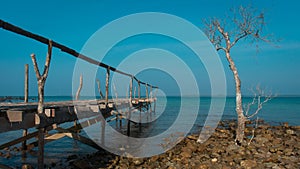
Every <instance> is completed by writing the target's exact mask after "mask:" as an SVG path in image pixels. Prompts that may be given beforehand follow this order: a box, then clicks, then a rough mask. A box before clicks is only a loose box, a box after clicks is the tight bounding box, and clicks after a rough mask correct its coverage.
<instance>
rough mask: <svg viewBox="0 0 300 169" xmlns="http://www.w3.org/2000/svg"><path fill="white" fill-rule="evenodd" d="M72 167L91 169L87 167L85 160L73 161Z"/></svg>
mask: <svg viewBox="0 0 300 169" xmlns="http://www.w3.org/2000/svg"><path fill="white" fill-rule="evenodd" d="M73 165H74V166H75V167H77V168H79V169H88V168H91V166H90V165H89V163H88V161H86V160H79V161H75V162H74V163H73Z"/></svg>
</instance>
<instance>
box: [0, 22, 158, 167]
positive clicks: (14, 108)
mask: <svg viewBox="0 0 300 169" xmlns="http://www.w3.org/2000/svg"><path fill="white" fill-rule="evenodd" d="M0 27H1V28H3V29H4V30H7V31H10V32H13V33H16V34H19V35H21V36H25V37H28V38H30V39H33V40H36V41H38V42H41V43H43V44H46V45H48V53H47V58H46V63H45V67H44V71H43V72H42V74H40V71H39V69H38V66H37V62H36V59H35V55H34V54H32V55H31V58H32V61H33V66H34V70H35V73H36V77H37V81H38V96H39V97H38V103H28V86H29V84H28V65H27V64H26V65H25V94H24V98H25V100H24V103H22V104H10V105H7V104H0V113H5V114H6V115H7V116H6V117H5V118H7V119H8V122H10V123H11V126H7V125H6V124H0V125H1V126H0V132H5V131H9V130H16V129H24V132H23V137H21V138H18V139H15V140H13V141H10V142H7V143H5V144H2V145H0V150H1V149H3V148H5V147H9V146H12V145H15V144H18V143H21V142H22V143H23V145H22V147H23V149H26V147H27V144H26V140H28V139H30V138H33V137H36V136H37V137H38V140H37V142H34V143H31V144H30V145H37V146H38V147H39V152H38V168H44V144H45V140H47V138H51V139H52V140H56V139H60V138H62V137H63V136H68V137H71V138H73V139H76V140H79V141H81V142H83V143H85V144H88V145H90V146H92V147H94V148H98V147H99V146H98V145H96V144H95V143H93V142H92V141H91V140H89V139H88V138H85V137H83V136H80V135H78V134H74V133H72V134H71V135H70V130H74V128H78V124H76V122H77V117H76V116H77V113H78V112H77V111H78V110H76V107H75V106H76V105H75V104H77V103H80V101H79V100H78V98H79V97H78V95H79V93H80V90H81V87H82V76H81V77H80V87H79V89H78V93H77V94H76V98H77V99H76V100H77V101H74V102H61V103H46V104H45V103H44V101H43V100H44V86H45V82H46V78H47V75H48V72H49V67H50V62H51V55H52V47H55V48H58V49H60V50H61V51H62V52H65V53H67V54H70V55H71V56H73V57H75V58H78V59H81V60H84V61H86V62H88V63H90V64H93V65H96V66H99V67H102V68H104V69H106V80H105V82H106V83H105V100H98V101H96V103H95V100H92V101H86V102H84V104H87V106H84V107H85V109H86V108H88V109H89V110H94V112H97V110H98V112H100V113H102V115H103V114H104V115H105V116H106V117H107V116H109V114H112V113H111V111H112V110H113V109H114V108H115V107H116V106H118V105H117V104H121V107H122V106H123V107H124V106H125V107H126V106H127V107H129V109H128V111H129V113H128V114H129V117H130V113H131V108H132V106H135V107H137V109H139V111H140V113H141V111H142V109H146V111H148V109H149V105H150V107H151V103H152V102H154V103H155V100H156V99H155V98H154V99H153V98H152V97H151V98H149V95H148V87H150V92H151V91H152V89H155V88H158V87H157V86H154V85H151V84H149V83H146V82H144V81H141V80H140V79H138V78H137V77H136V76H135V75H132V74H130V73H127V72H124V71H121V70H118V69H117V68H115V67H112V66H110V65H108V64H105V63H102V62H100V61H97V60H95V59H92V58H91V57H88V56H86V55H83V54H81V53H79V52H77V51H76V50H74V49H71V48H70V47H67V46H66V45H63V44H60V43H58V42H56V41H54V40H50V39H48V38H45V37H43V36H40V35H38V34H34V33H32V32H29V31H27V30H24V29H22V28H20V27H17V26H15V25H13V24H10V23H8V22H5V21H3V20H0ZM110 71H113V72H116V73H119V74H121V75H124V76H128V77H130V78H131V80H130V84H129V88H130V89H129V99H128V100H127V101H126V100H124V101H121V103H116V105H113V104H111V101H110V100H109V96H108V95H109V80H110ZM95 80H96V79H95ZM133 80H135V81H136V82H137V84H138V99H133V97H132V95H133ZM99 83H100V82H99ZM99 85H100V84H99ZM99 85H98V86H99ZM141 85H144V86H145V88H146V89H145V90H146V96H145V97H146V98H141ZM98 88H99V89H98V90H99V91H100V92H99V93H100V95H101V97H103V94H102V92H101V90H100V87H98ZM134 93H135V92H134ZM134 95H135V94H134ZM81 105H82V103H81ZM119 106H120V105H119ZM95 107H96V108H95ZM81 108H83V107H81ZM154 109H155V107H154ZM90 114H92V113H86V114H85V116H87V117H93V116H94V118H93V119H89V120H87V121H86V122H83V123H81V128H83V127H85V126H86V124H89V125H91V124H95V123H97V122H101V123H102V134H104V130H105V128H104V127H105V125H104V124H105V121H103V118H99V116H96V117H95V115H94V114H93V115H90ZM0 115H1V114H0ZM119 116H122V114H117V115H116V118H117V119H118V117H119ZM66 117H67V118H66ZM0 118H2V116H0ZM66 119H67V120H66ZM68 121H75V124H74V126H73V127H71V128H69V129H62V128H60V127H57V126H56V125H57V124H59V123H63V122H68ZM16 122H17V123H16ZM12 123H14V125H12ZM34 126H35V127H36V128H37V129H38V131H36V132H34V133H30V134H29V133H28V132H27V129H28V128H30V127H34ZM127 126H129V128H127V130H128V131H129V130H130V120H128V121H127ZM52 129H55V130H57V131H59V132H60V133H57V134H54V135H52V136H46V137H45V132H47V131H48V130H52ZM101 139H102V140H103V139H104V137H103V136H102V138H101Z"/></svg>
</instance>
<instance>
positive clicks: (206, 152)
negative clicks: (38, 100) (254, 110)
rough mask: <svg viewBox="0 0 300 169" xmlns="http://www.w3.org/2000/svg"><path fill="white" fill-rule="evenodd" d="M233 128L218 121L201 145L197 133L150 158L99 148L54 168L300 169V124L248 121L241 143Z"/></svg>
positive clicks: (232, 124)
mask: <svg viewBox="0 0 300 169" xmlns="http://www.w3.org/2000/svg"><path fill="white" fill-rule="evenodd" d="M235 128H236V122H235V121H223V122H220V124H219V126H218V128H217V129H216V130H215V132H214V134H213V135H212V136H211V137H210V138H209V139H208V140H207V141H206V142H204V143H203V144H200V143H197V138H198V136H197V135H190V136H188V137H187V138H185V139H184V140H183V141H181V142H180V143H179V144H177V145H176V146H175V147H174V148H173V149H171V150H169V151H167V152H166V153H164V154H161V155H157V156H153V157H151V158H143V159H138V158H127V157H119V156H115V155H113V154H111V153H109V152H105V151H99V152H97V153H95V154H91V155H88V156H85V157H77V156H76V155H75V156H71V157H69V158H68V160H67V162H66V163H67V164H66V165H67V166H62V164H59V165H56V166H55V167H54V168H65V167H66V168H69V169H86V168H120V169H123V168H140V169H142V168H165V169H177V168H178V169H181V168H195V169H206V168H220V169H230V168H247V169H250V168H273V169H277V168H278V169H280V168H289V169H290V168H299V166H300V126H289V125H288V124H287V123H283V124H282V125H280V126H271V125H269V124H266V123H264V122H263V121H260V122H259V124H258V126H256V127H255V125H254V124H253V122H252V123H251V122H249V123H248V124H247V127H246V130H245V134H246V136H247V137H246V138H245V144H243V145H241V146H238V145H236V144H235V142H234V135H235ZM253 134H254V135H253ZM253 136H254V137H253Z"/></svg>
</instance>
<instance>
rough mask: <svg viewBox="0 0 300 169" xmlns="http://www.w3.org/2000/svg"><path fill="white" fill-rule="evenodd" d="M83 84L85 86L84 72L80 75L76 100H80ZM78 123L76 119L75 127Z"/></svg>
mask: <svg viewBox="0 0 300 169" xmlns="http://www.w3.org/2000/svg"><path fill="white" fill-rule="evenodd" d="M82 86H83V77H82V74H81V75H80V77H79V86H78V89H77V92H76V96H75V100H79V98H80V92H81V89H82ZM76 125H77V120H74V127H75V126H76ZM75 143H76V142H75Z"/></svg>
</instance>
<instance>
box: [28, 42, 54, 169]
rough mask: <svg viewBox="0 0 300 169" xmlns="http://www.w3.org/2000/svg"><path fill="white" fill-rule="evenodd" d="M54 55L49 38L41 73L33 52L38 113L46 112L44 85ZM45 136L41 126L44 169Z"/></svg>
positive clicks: (41, 158)
mask: <svg viewBox="0 0 300 169" xmlns="http://www.w3.org/2000/svg"><path fill="white" fill-rule="evenodd" d="M51 56H52V41H51V40H49V44H48V53H47V57H46V62H45V67H44V71H43V74H42V75H41V74H40V71H39V68H38V66H37V62H36V58H35V54H31V59H32V63H33V66H34V71H35V74H36V78H37V81H38V108H37V111H38V114H43V113H44V87H45V82H46V79H47V76H48V72H49V67H50V61H51ZM44 137H45V129H44V128H39V129H38V148H39V151H38V168H39V169H43V168H44Z"/></svg>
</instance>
